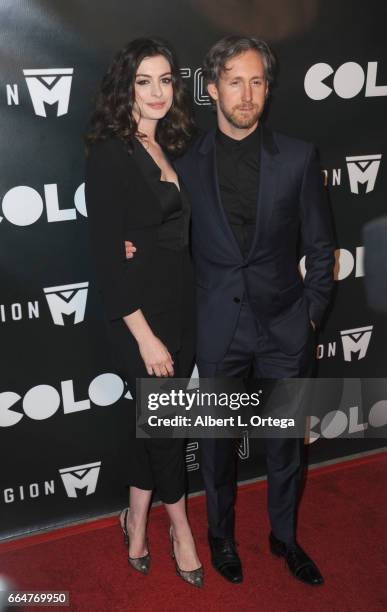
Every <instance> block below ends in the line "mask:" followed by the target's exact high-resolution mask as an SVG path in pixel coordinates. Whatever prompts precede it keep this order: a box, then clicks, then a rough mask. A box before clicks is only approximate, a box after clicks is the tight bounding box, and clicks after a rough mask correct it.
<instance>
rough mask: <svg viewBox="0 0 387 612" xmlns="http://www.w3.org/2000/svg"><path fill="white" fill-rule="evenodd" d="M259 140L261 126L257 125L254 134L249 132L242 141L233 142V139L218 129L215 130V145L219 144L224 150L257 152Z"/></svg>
mask: <svg viewBox="0 0 387 612" xmlns="http://www.w3.org/2000/svg"><path fill="white" fill-rule="evenodd" d="M260 138H261V124H260V123H258V125H257V127H256V129H255V130H254V132H251V134H249V135H248V136H246V137H245V138H242V140H235V138H230V136H227V135H226V134H224V133H223V132H221V131H220V129H219V128H217V130H216V143H217V144H220V145H221V146H222V147H224V148H225V149H226V150H229V151H230V152H231V151H235V152H241V153H242V152H247V151H250V150H255V151H256V150H257V148H258V147H259V145H260Z"/></svg>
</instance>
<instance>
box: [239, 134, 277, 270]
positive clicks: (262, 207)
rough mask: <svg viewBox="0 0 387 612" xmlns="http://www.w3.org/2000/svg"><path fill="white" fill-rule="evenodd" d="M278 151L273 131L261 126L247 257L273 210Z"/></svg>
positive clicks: (263, 231)
mask: <svg viewBox="0 0 387 612" xmlns="http://www.w3.org/2000/svg"><path fill="white" fill-rule="evenodd" d="M278 153H279V150H278V147H277V145H276V144H275V141H274V137H273V133H272V132H271V131H270V130H269V129H268V128H266V127H265V126H262V135H261V155H260V168H259V187H258V198H257V214H256V221H255V232H254V238H253V241H252V244H251V248H250V251H249V254H248V256H247V259H249V258H250V257H251V256H252V255H253V253H254V251H255V249H256V248H257V245H258V242H259V236H260V234H262V233H265V231H266V229H267V225H268V222H269V220H270V216H271V213H272V211H273V204H274V201H275V198H276V194H277V187H278V184H279V179H280V170H281V164H280V161H279V155H278Z"/></svg>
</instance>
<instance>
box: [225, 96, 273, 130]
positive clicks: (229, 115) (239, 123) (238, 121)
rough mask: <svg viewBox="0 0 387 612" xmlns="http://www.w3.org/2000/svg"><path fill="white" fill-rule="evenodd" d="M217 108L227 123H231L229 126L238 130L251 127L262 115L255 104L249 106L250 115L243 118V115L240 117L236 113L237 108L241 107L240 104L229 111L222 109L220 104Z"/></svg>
mask: <svg viewBox="0 0 387 612" xmlns="http://www.w3.org/2000/svg"><path fill="white" fill-rule="evenodd" d="M219 106H220V108H221V110H222V113H223V115H224V116H225V117H226V119H227V121H228V122H229V123H231V125H233V126H234V127H236V128H239V129H240V130H246V129H249V128H251V127H253V126H254V125H255V124H256V123H257V121H258V119H259V118H260V116H261V114H262V111H261V110H260V108H259V106H258V105H257V104H251V105H250V106H251V110H252V112H251V114H248V115H246V116H243V114H242V115H241V114H240V113H239V112H238V110H239V108H240V107H241V106H243V105H242V104H239V105H238V106H234V107H233V108H232V109H231V111H229V110H227V109H226V108H224V106H223V105H222V103H221V102H220V103H219ZM249 108H250V107H249Z"/></svg>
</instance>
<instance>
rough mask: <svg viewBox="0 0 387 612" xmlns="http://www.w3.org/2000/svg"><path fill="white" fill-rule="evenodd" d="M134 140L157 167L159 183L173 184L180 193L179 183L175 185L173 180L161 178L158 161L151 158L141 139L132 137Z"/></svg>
mask: <svg viewBox="0 0 387 612" xmlns="http://www.w3.org/2000/svg"><path fill="white" fill-rule="evenodd" d="M134 139H135V141H136V142H137V143H138V144H139V145H140V147H141V148H142V149H143V151H145V153H146V155H147V157H148V158H149V159H150V160H151V162H152V163H153V165H154V167H155V168H157V169H158V171H159V172H160V178H159V182H160V183H166V184H167V185H174V186H175V187H176V189H177V191H178V192H179V193H180V185H179V186H178V185H176V183H175V181H165V180H164V179H162V178H161V174H162V170H161V168H160V166H159V165H158V163H157V162H156V161H155V160H154V159H153V157H152V155H151V154H150V153H149V151H148V150H147V148H146V147H144V145H143V144H142V142H141V140H140V139H139V138H136V137H134Z"/></svg>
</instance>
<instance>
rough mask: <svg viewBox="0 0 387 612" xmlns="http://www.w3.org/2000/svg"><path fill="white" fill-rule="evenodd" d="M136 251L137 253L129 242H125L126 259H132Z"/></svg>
mask: <svg viewBox="0 0 387 612" xmlns="http://www.w3.org/2000/svg"><path fill="white" fill-rule="evenodd" d="M136 251H137V249H136V247H135V246H134V244H133V242H130V241H129V240H125V255H126V259H132V258H133V255H134V254H135V252H136Z"/></svg>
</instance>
